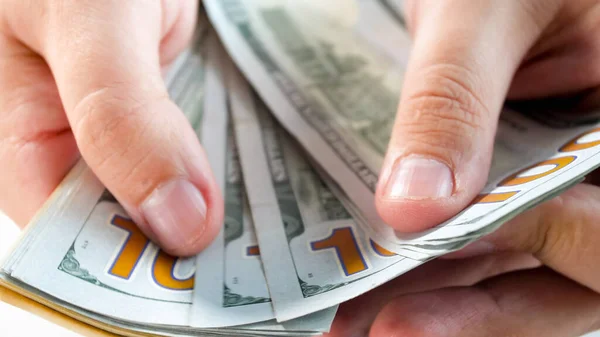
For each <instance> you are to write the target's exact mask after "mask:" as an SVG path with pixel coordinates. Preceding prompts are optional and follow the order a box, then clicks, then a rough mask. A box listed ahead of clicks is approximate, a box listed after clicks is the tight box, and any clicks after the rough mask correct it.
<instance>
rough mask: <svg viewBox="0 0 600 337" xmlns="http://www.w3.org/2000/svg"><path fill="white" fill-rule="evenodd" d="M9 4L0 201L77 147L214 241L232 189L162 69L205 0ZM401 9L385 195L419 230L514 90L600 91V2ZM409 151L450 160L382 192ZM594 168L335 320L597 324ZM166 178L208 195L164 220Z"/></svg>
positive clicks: (594, 96)
mask: <svg viewBox="0 0 600 337" xmlns="http://www.w3.org/2000/svg"><path fill="white" fill-rule="evenodd" d="M0 4H1V6H0V113H1V114H2V116H1V117H0V158H2V162H3V165H2V166H1V167H0V190H1V191H2V193H0V208H2V209H3V210H4V211H5V212H6V213H7V214H8V215H9V216H10V217H11V218H12V219H13V220H15V221H16V222H17V223H18V224H19V225H21V226H24V225H25V224H26V223H27V222H28V221H29V220H30V219H31V217H32V216H33V215H34V214H35V212H37V210H38V209H39V208H40V207H41V205H42V204H43V203H44V202H45V200H46V199H47V198H48V196H49V195H50V194H51V193H52V191H53V190H54V189H55V188H56V186H57V185H58V184H59V183H60V181H61V179H62V178H63V177H64V175H65V174H66V173H67V172H68V171H69V169H70V168H71V167H72V166H73V164H74V163H75V162H76V161H77V160H78V159H79V158H80V157H83V158H84V159H85V161H86V162H87V163H88V165H89V166H90V167H91V168H92V170H93V171H94V172H95V173H96V175H97V176H98V178H99V179H100V180H101V181H102V183H103V184H104V185H106V186H107V188H108V189H109V190H110V191H111V192H112V193H113V194H114V195H115V197H116V198H117V199H118V200H119V202H120V203H121V204H122V205H123V206H124V207H125V209H126V210H127V212H128V213H129V214H130V216H131V217H132V218H133V219H134V220H135V221H136V223H138V224H139V226H140V228H141V229H142V230H143V231H144V232H145V233H146V234H147V235H148V236H149V237H151V238H152V239H153V240H155V241H156V242H158V243H159V244H160V245H161V246H162V247H163V249H165V250H166V251H167V252H169V253H172V254H175V255H190V254H194V253H197V252H199V251H201V250H202V249H203V248H204V247H206V246H207V245H208V244H209V243H210V242H211V241H212V239H213V238H214V236H215V235H216V233H217V232H218V229H219V228H220V226H221V224H222V218H223V201H222V198H221V196H220V194H219V191H218V188H217V186H216V184H215V182H214V178H213V174H212V173H211V171H210V168H209V165H208V163H207V160H206V157H205V155H204V152H203V150H202V148H201V145H200V144H199V143H198V141H197V139H196V137H195V135H194V133H193V130H192V129H191V127H190V125H189V124H188V123H187V121H186V120H185V118H184V116H183V114H182V113H181V111H179V109H178V108H177V107H176V106H175V105H174V104H173V103H172V102H171V101H170V100H169V98H168V95H167V94H166V89H165V87H164V83H163V80H162V77H161V73H162V72H163V71H164V70H165V68H166V67H168V65H169V63H170V62H172V61H173V59H174V58H175V57H176V55H177V54H178V53H179V52H180V51H181V50H182V49H183V48H184V47H185V46H186V44H187V43H188V42H189V40H190V37H191V34H192V31H193V28H194V25H195V20H196V18H195V13H196V8H197V2H196V1H191V0H175V1H160V2H159V1H144V0H130V1H127V2H122V1H116V0H107V1H88V0H77V1H74V0H53V1H50V0H42V1H32V0H0ZM405 12H406V16H407V21H408V24H409V27H410V31H411V33H412V36H413V39H414V44H413V46H414V48H413V50H412V54H411V59H410V62H409V66H408V70H407V73H406V84H405V85H404V90H403V92H402V97H401V98H400V104H399V108H398V114H397V118H396V122H395V127H394V132H393V135H392V139H391V142H390V145H389V149H388V152H387V155H386V158H385V162H384V165H383V169H382V173H381V176H380V182H379V186H378V190H377V195H376V205H377V208H378V210H379V213H380V215H381V216H382V218H383V219H384V220H386V222H387V223H389V224H390V226H392V227H394V228H395V229H397V230H399V231H405V232H414V231H420V230H424V229H426V228H429V227H432V226H434V225H436V224H438V223H440V222H442V221H444V220H446V219H448V218H449V217H451V216H452V215H454V214H456V213H457V212H458V211H460V210H461V209H462V208H463V207H465V206H466V205H468V204H469V202H470V201H471V200H472V199H473V198H474V197H475V196H476V195H477V194H478V193H479V191H480V190H481V188H482V187H483V186H484V184H485V181H486V178H487V173H488V171H489V166H490V161H491V154H492V145H493V139H494V134H495V131H496V127H497V121H498V115H499V112H500V109H501V107H502V105H503V104H504V102H505V100H506V99H507V98H508V99H509V100H512V101H518V102H520V103H526V104H524V105H523V106H525V107H531V108H534V109H535V108H538V109H539V108H540V107H547V106H552V107H564V108H565V109H566V110H569V111H571V113H572V112H573V111H576V110H581V109H587V108H591V107H597V106H598V103H599V102H600V2H598V1H597V0H512V1H505V0H482V1H472V0H418V1H417V0H413V1H410V0H407V1H406V8H405ZM31 18H36V19H35V20H31ZM457 18H460V20H457ZM557 102H558V103H560V104H558V103H557ZM406 158H425V159H427V160H434V161H436V162H438V163H441V165H442V166H438V167H447V168H448V170H449V171H448V177H450V183H451V188H450V189H447V191H448V192H449V193H447V195H434V196H431V195H415V196H413V195H410V194H404V195H392V194H390V187H389V186H390V184H394V183H397V181H396V179H395V172H396V169H397V165H399V163H402V162H403V160H405V159H406ZM595 176H596V175H595V174H592V175H591V176H590V177H589V179H588V181H587V182H585V183H583V184H581V185H578V186H576V187H574V188H572V189H571V190H569V191H567V192H565V193H563V194H562V195H560V196H558V197H556V198H555V199H553V200H551V201H548V202H546V203H544V204H542V205H540V206H539V207H537V208H535V209H532V210H529V211H528V212H526V213H523V214H522V215H520V216H519V217H517V218H515V219H514V220H512V221H510V222H508V223H506V224H505V225H504V226H502V228H501V229H499V230H498V231H497V232H495V233H494V234H492V235H490V236H487V237H485V238H483V239H482V240H481V241H479V242H477V243H474V244H473V245H472V246H469V247H467V248H465V249H464V250H463V251H461V252H457V253H454V254H453V255H451V256H449V257H447V258H446V259H444V260H439V261H433V262H431V263H428V264H426V265H425V266H423V267H422V268H419V269H417V270H415V271H412V272H410V273H409V274H407V275H404V276H403V277H402V278H398V279H397V280H394V281H391V282H390V283H388V284H386V285H384V286H382V287H379V288H377V289H375V290H373V291H371V292H370V293H367V294H365V295H363V296H361V297H359V298H357V299H354V300H352V301H349V302H347V303H345V304H343V305H342V307H341V308H340V313H339V315H338V316H337V318H336V322H335V323H334V326H333V329H332V331H331V334H330V336H366V335H370V336H381V337H391V336H578V335H581V334H583V333H585V332H587V331H591V330H593V329H598V328H600V321H599V320H600V319H599V317H600V270H599V269H598V268H597V267H596V266H597V261H598V259H599V258H600V248H599V247H600V246H598V245H597V244H596V243H595V238H598V237H600V225H599V224H600V215H599V214H600V212H598V211H597V210H599V209H600V189H599V188H598V187H597V186H596V184H595V182H597V181H598V180H597V179H595ZM425 178H427V177H425ZM430 178H431V177H430ZM431 180H432V179H421V180H419V181H420V182H418V183H420V184H423V182H424V181H425V182H427V181H431ZM433 180H435V179H433ZM173 181H186V182H189V184H188V185H186V186H193V188H194V189H195V190H197V191H199V193H200V194H196V195H201V197H202V199H203V202H204V203H205V207H204V208H205V210H204V211H202V212H196V213H194V214H193V215H194V216H190V217H187V218H186V219H183V220H182V221H180V222H181V223H182V224H181V225H180V226H179V227H172V228H170V227H166V229H165V228H162V230H159V231H157V230H156V228H157V227H156V219H152V217H150V216H148V215H151V214H153V213H152V212H149V211H148V208H147V205H149V203H148V202H147V201H148V200H150V199H152V198H153V196H154V197H155V196H156V195H157V194H156V191H157V188H158V190H162V191H165V188H163V187H164V186H172V185H169V184H170V182H173ZM411 183H415V181H412V182H411V181H403V182H402V184H407V186H408V185H410V184H411ZM166 190H167V191H173V189H166ZM179 190H184V189H179ZM405 190H408V191H411V189H405ZM420 190H428V189H426V188H425V189H420ZM169 193H170V192H169ZM158 195H159V196H163V195H169V194H168V193H167V194H164V193H163V194H160V193H159V194H158ZM150 204H152V203H150ZM193 205H197V204H193ZM173 207H174V208H176V207H178V203H173ZM201 208H202V207H196V208H195V210H196V211H197V210H198V209H201ZM182 233H185V235H182ZM173 237H183V238H184V240H181V241H178V242H177V244H173V240H172V238H173ZM540 264H541V265H543V266H541V267H540ZM548 322H552V324H548Z"/></svg>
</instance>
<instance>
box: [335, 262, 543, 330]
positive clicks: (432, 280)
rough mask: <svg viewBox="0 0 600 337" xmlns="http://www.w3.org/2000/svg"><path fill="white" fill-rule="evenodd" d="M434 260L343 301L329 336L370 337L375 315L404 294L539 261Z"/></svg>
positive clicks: (474, 279)
mask: <svg viewBox="0 0 600 337" xmlns="http://www.w3.org/2000/svg"><path fill="white" fill-rule="evenodd" d="M456 262H457V261H445V260H434V261H431V262H429V263H427V264H425V265H423V266H422V267H419V268H417V269H415V270H412V271H410V272H408V273H407V274H404V275H402V277H399V278H397V279H395V280H393V281H391V282H389V283H386V284H384V285H382V286H380V287H377V288H375V289H373V290H372V291H370V292H368V293H366V294H364V295H362V296H359V297H357V298H356V299H353V300H351V301H348V302H346V303H344V304H342V305H341V306H340V308H339V310H338V312H337V314H336V317H335V321H334V322H333V325H332V327H331V332H330V333H329V334H328V335H327V336H328V337H348V336H366V335H368V331H369V328H370V327H371V325H372V324H373V321H374V320H375V317H376V316H377V314H378V313H379V312H380V311H381V309H382V308H383V307H384V306H385V305H386V304H387V303H388V302H389V301H390V299H392V298H395V297H397V296H400V295H404V294H409V293H416V292H423V291H428V290H434V289H440V288H445V287H456V286H470V285H473V284H475V283H477V282H479V281H481V280H483V279H486V278H489V277H493V276H496V275H499V274H503V273H506V272H510V271H515V270H521V269H528V268H535V267H538V266H539V261H537V260H535V259H534V258H532V257H531V255H527V254H497V255H486V256H480V257H476V258H471V259H465V260H464V261H458V263H456Z"/></svg>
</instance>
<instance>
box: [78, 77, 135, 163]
mask: <svg viewBox="0 0 600 337" xmlns="http://www.w3.org/2000/svg"><path fill="white" fill-rule="evenodd" d="M132 103H133V102H132V100H130V99H128V98H126V97H122V96H120V95H119V94H116V93H115V92H114V90H112V89H100V90H98V91H95V92H93V93H91V94H89V95H87V96H86V97H85V98H84V99H82V100H81V101H80V103H79V104H77V106H76V107H75V108H74V109H73V115H74V116H75V122H74V123H73V134H74V135H75V138H76V139H77V143H78V145H79V146H80V148H81V149H82V151H84V152H91V153H94V154H97V153H98V152H100V153H101V152H106V151H103V150H104V149H110V150H111V152H112V151H113V150H117V151H118V150H119V149H122V150H124V151H125V150H127V148H128V147H129V146H128V145H131V143H132V142H133V140H134V139H135V137H136V136H137V135H136V134H137V133H139V132H140V129H141V128H142V129H143V124H144V123H143V118H141V116H140V112H141V111H140V109H136V108H135V105H134V104H132Z"/></svg>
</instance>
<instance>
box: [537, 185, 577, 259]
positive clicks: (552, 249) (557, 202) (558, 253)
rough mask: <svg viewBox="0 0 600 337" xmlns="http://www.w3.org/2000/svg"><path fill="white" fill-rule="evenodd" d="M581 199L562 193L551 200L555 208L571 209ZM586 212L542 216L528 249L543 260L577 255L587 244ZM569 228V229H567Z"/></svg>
mask: <svg viewBox="0 0 600 337" xmlns="http://www.w3.org/2000/svg"><path fill="white" fill-rule="evenodd" d="M580 202H581V200H579V199H577V198H572V197H570V196H569V195H568V194H565V195H560V196H558V197H556V198H554V199H553V200H551V201H550V202H549V205H548V206H549V207H551V208H553V209H569V208H573V207H577V206H572V205H569V204H572V203H580ZM583 214H584V213H581V214H579V215H576V216H569V217H549V216H542V217H541V218H540V220H539V222H538V223H537V226H536V227H535V229H534V230H533V232H532V235H531V236H530V238H529V240H528V241H527V242H526V246H527V247H526V249H527V250H528V251H530V252H532V253H533V254H534V255H535V256H537V257H538V258H539V259H541V260H543V261H548V260H554V259H555V257H560V259H561V260H570V259H571V258H574V257H576V255H577V253H578V249H579V248H581V247H584V246H587V245H586V244H585V240H586V239H585V234H586V228H585V227H586V221H587V219H585V215H583ZM565 228H568V230H565Z"/></svg>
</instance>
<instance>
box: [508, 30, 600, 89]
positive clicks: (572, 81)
mask: <svg viewBox="0 0 600 337" xmlns="http://www.w3.org/2000/svg"><path fill="white" fill-rule="evenodd" d="M598 27H599V28H598V29H597V30H598V33H596V34H593V35H592V34H591V35H590V37H589V39H590V40H592V41H581V42H579V44H574V43H572V44H571V45H570V46H569V48H566V49H564V50H561V51H558V52H556V53H555V54H554V55H552V56H551V57H549V58H547V59H544V60H540V61H538V62H533V63H531V64H529V65H527V66H525V67H523V68H522V69H520V70H519V72H518V73H517V75H516V76H515V79H514V81H513V84H512V86H511V88H510V91H509V94H508V97H509V98H510V99H515V100H516V99H535V98H544V97H548V96H564V95H572V94H576V93H579V92H581V91H584V90H587V89H590V88H597V87H598V86H600V64H599V62H598V61H597V60H598V58H600V40H599V39H598V38H597V36H598V34H600V25H598ZM573 44H574V45H573ZM594 44H595V45H597V46H594ZM590 45H591V46H590Z"/></svg>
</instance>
